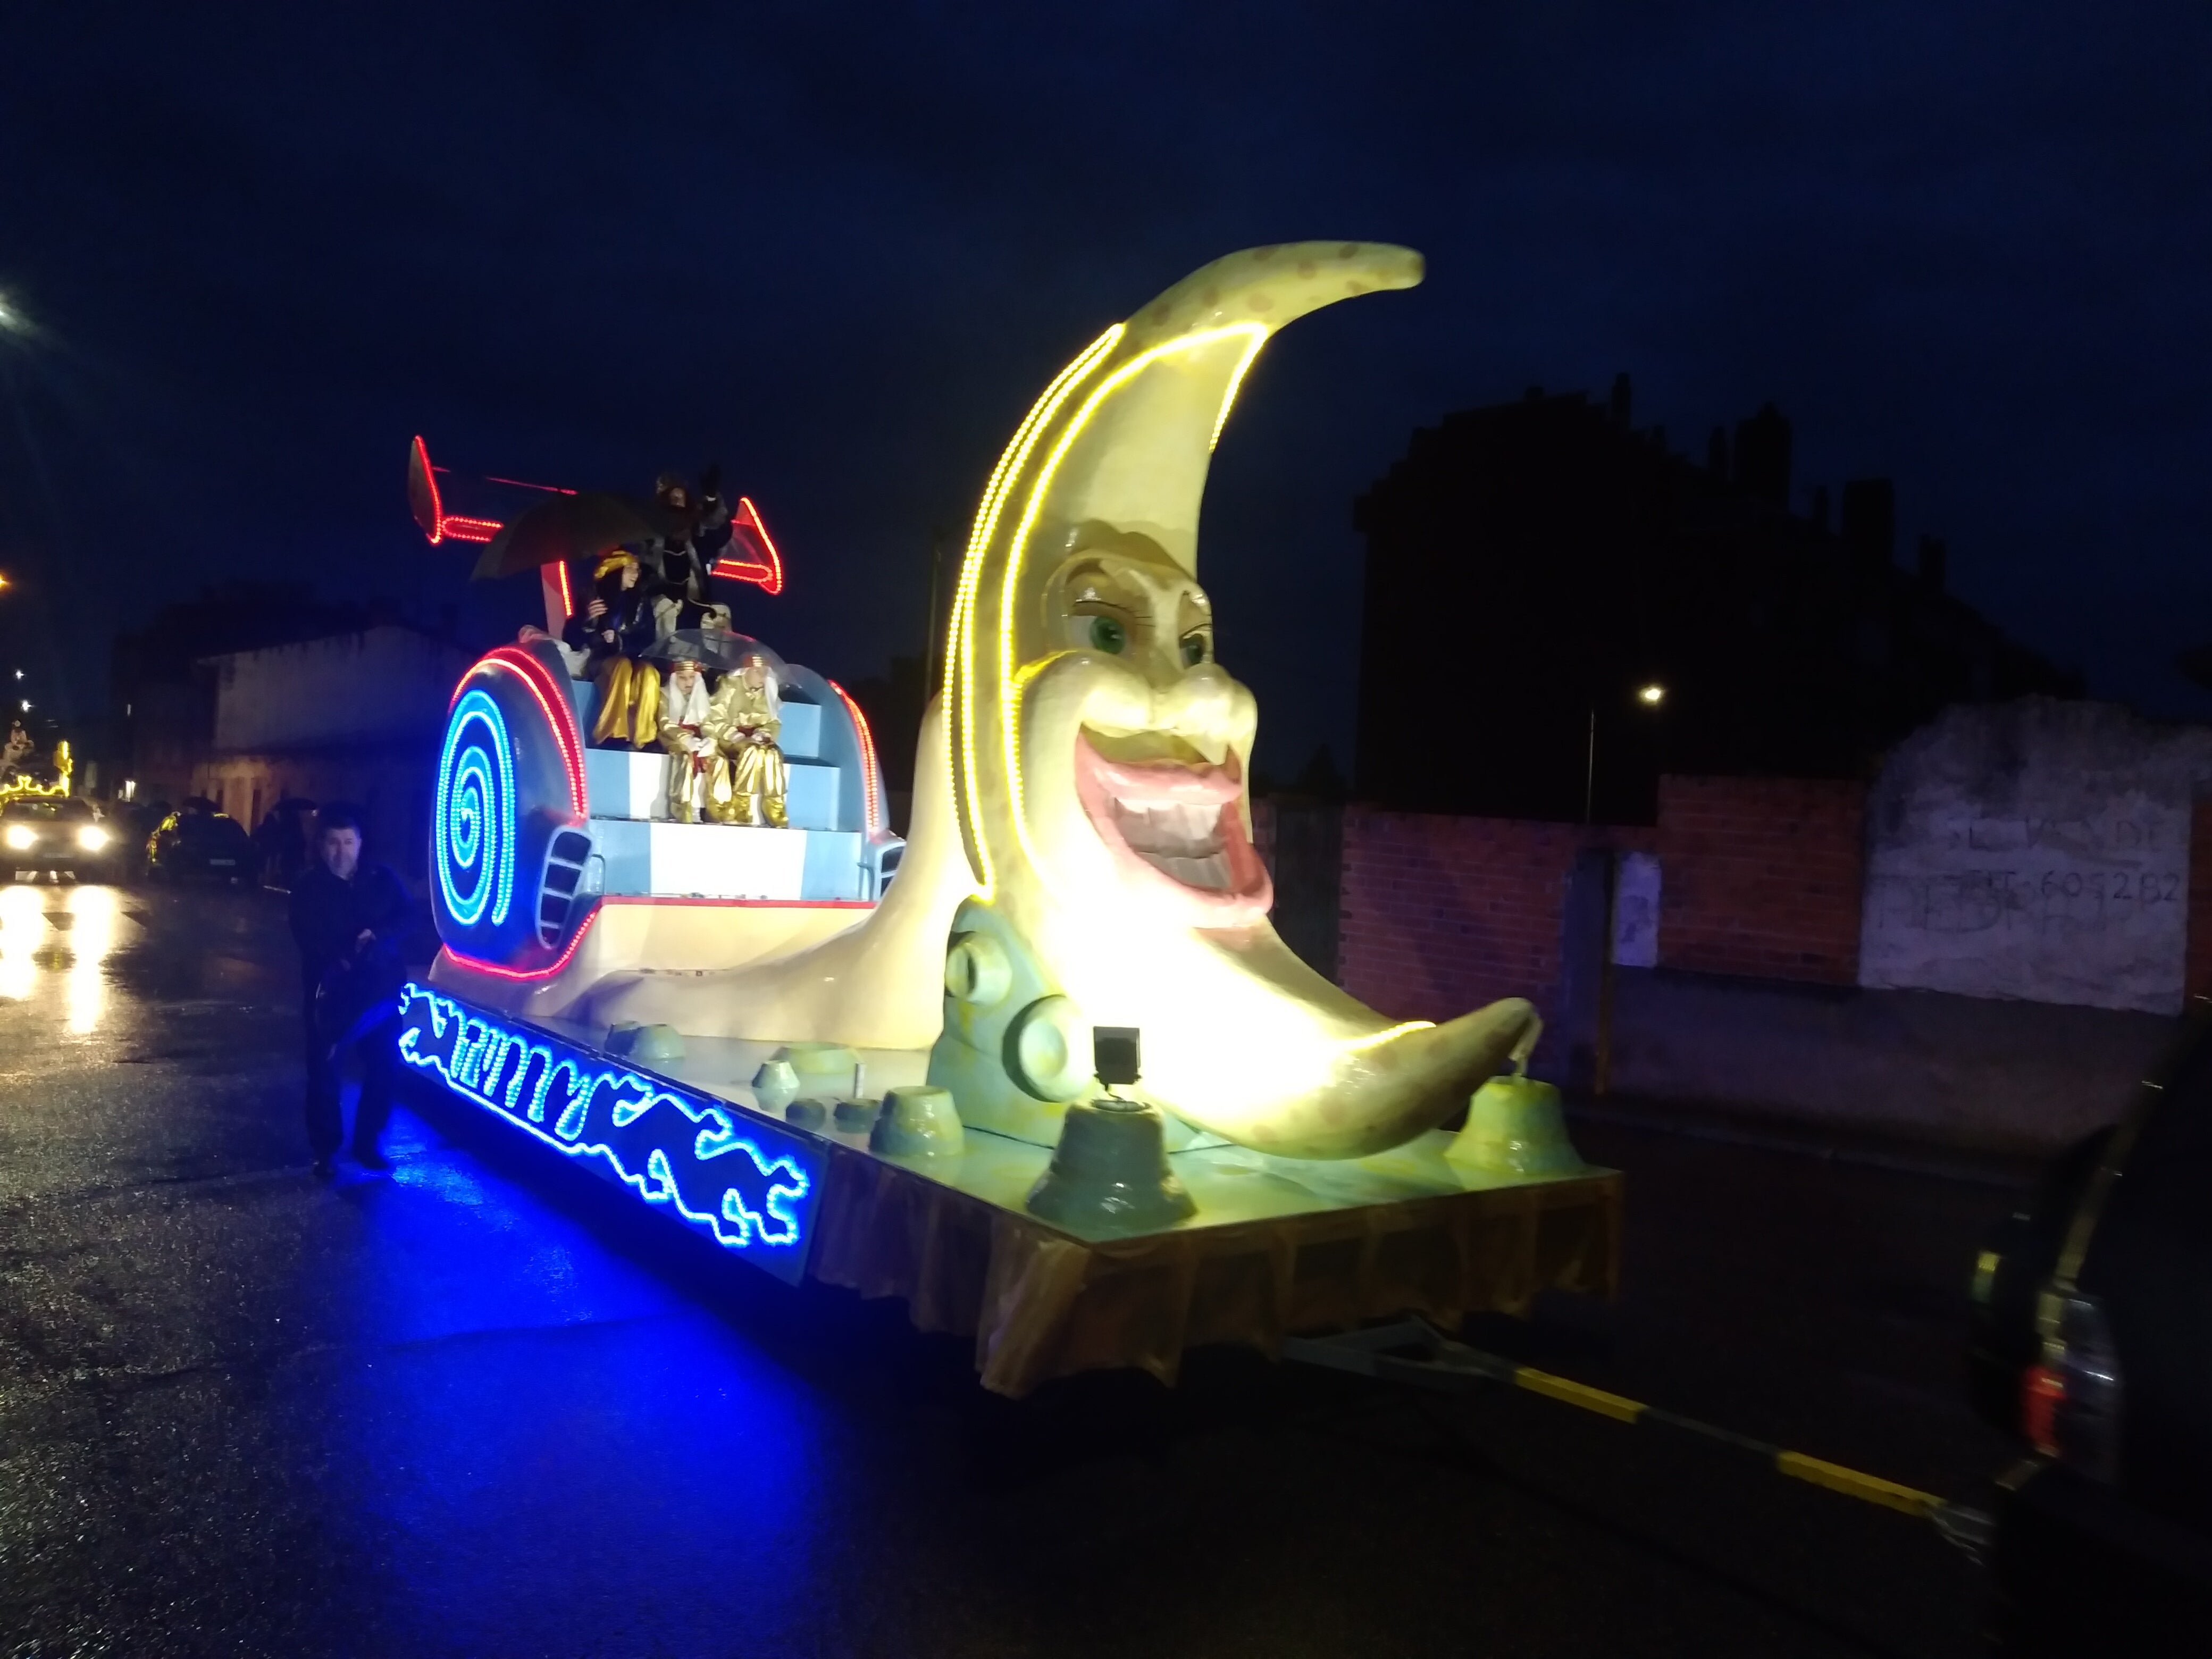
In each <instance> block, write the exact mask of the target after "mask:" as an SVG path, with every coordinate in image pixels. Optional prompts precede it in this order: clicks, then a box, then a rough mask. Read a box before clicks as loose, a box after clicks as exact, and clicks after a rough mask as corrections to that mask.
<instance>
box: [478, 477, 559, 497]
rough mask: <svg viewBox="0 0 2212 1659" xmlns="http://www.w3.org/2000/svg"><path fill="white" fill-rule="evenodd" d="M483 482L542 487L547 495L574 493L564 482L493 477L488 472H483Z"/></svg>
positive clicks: (532, 487)
mask: <svg viewBox="0 0 2212 1659" xmlns="http://www.w3.org/2000/svg"><path fill="white" fill-rule="evenodd" d="M484 482H485V483H503V484H513V486H514V487H515V488H516V489H542V490H544V492H545V493H546V494H547V495H574V494H575V493H576V492H575V491H574V490H573V489H569V488H568V485H566V484H534V483H531V482H530V480H529V479H527V478H495V477H492V475H491V474H490V473H489V472H487V473H485V474H484Z"/></svg>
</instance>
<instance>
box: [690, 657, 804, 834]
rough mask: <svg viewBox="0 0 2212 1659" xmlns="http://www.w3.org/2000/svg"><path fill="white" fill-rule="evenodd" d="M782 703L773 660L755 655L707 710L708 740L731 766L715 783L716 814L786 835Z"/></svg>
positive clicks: (717, 693)
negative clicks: (724, 777) (770, 662)
mask: <svg viewBox="0 0 2212 1659" xmlns="http://www.w3.org/2000/svg"><path fill="white" fill-rule="evenodd" d="M782 726H783V714H782V703H781V699H780V698H779V697H778V696H777V695H776V686H775V674H773V673H772V672H770V671H769V665H768V659H766V658H764V657H763V656H762V655H760V653H757V652H754V653H749V654H748V655H747V656H746V658H745V659H744V665H742V666H741V667H740V668H739V669H738V671H737V672H736V673H734V674H725V675H724V676H723V677H722V684H721V685H720V688H719V689H717V690H716V691H715V693H714V699H713V701H712V702H709V703H708V707H707V722H706V727H705V731H704V734H703V735H705V736H706V737H707V738H709V739H710V740H711V741H712V742H713V744H714V749H715V752H716V753H717V754H718V755H719V756H720V757H721V758H722V760H723V761H724V762H725V763H726V765H727V767H728V769H729V771H728V778H727V781H726V784H725V781H724V780H722V779H719V778H718V779H716V780H714V787H713V802H714V816H715V817H717V818H719V819H720V821H721V822H722V823H750V824H759V823H766V824H769V825H771V826H772V827H774V828H775V829H782V828H783V827H784V824H785V823H786V819H785V816H784V810H783V792H784V768H783V750H781V749H779V748H777V747H776V744H775V739H776V734H777V733H778V732H780V731H781V729H782Z"/></svg>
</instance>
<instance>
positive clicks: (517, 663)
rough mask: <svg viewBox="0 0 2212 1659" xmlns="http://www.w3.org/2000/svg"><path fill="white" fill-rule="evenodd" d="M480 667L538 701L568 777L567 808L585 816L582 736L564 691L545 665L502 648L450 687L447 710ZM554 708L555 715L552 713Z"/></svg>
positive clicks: (515, 649) (510, 648)
mask: <svg viewBox="0 0 2212 1659" xmlns="http://www.w3.org/2000/svg"><path fill="white" fill-rule="evenodd" d="M479 668H504V669H506V670H507V672H508V673H510V674H513V676H515V678H518V679H520V681H521V682H522V683H523V684H524V685H525V686H526V687H527V688H528V689H529V691H530V695H531V696H533V697H535V698H537V699H538V712H539V713H540V714H544V716H545V723H546V725H548V726H550V727H552V728H553V738H554V741H555V742H556V744H559V745H560V749H561V763H562V767H563V768H564V769H566V770H567V772H568V799H569V802H570V805H571V806H572V808H573V810H574V812H575V814H576V816H577V817H584V816H585V812H584V734H583V732H582V731H581V730H580V728H579V727H578V726H577V724H576V711H575V709H574V708H573V707H572V706H570V704H569V702H568V695H567V692H566V689H565V688H564V687H562V686H560V685H557V684H554V683H553V679H552V676H551V675H550V674H549V673H548V672H547V671H546V669H545V665H544V664H543V663H541V662H539V661H538V659H537V658H535V657H533V656H532V655H531V654H530V653H528V652H527V651H525V650H524V649H522V647H520V646H514V645H502V646H501V647H499V648H498V649H497V650H495V651H493V652H490V653H488V654H487V655H485V656H484V657H483V658H481V659H478V660H477V663H476V664H475V665H473V666H471V668H470V670H469V671H468V673H466V674H464V675H462V676H461V683H460V684H459V685H456V686H455V687H454V688H453V696H452V698H451V699H449V700H448V702H447V707H448V708H451V707H452V706H453V703H455V702H459V701H460V696H461V693H462V692H463V691H464V690H466V689H467V686H468V683H469V680H470V678H471V677H472V676H473V675H474V674H475V673H476V671H477V669H479ZM556 708H558V709H559V711H560V712H559V713H558V714H556V713H555V712H554V711H555V709H556Z"/></svg>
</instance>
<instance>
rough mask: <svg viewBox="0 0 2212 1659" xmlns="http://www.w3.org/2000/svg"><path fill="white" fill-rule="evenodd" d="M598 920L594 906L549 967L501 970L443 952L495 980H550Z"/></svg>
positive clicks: (465, 954)
mask: <svg viewBox="0 0 2212 1659" xmlns="http://www.w3.org/2000/svg"><path fill="white" fill-rule="evenodd" d="M598 920H599V908H598V906H596V905H594V906H593V907H592V914H591V915H587V916H586V917H585V918H584V925H583V926H582V927H579V928H578V929H577V930H576V933H575V937H574V938H573V939H570V940H569V941H568V947H567V948H566V949H565V950H563V951H562V952H561V954H560V955H559V956H557V957H555V958H554V959H553V962H552V965H551V966H550V967H545V968H502V967H501V966H500V965H499V964H498V963H495V962H486V961H485V960H484V959H483V957H472V956H471V955H470V954H469V953H468V952H467V951H456V950H455V949H453V946H452V945H447V946H446V947H445V951H446V954H447V956H449V957H453V960H454V961H455V962H458V963H460V964H461V966H462V967H464V968H471V969H475V970H476V971H477V973H479V974H489V975H493V976H494V977H495V978H498V979H513V980H523V981H529V980H537V979H551V978H553V977H554V976H555V975H557V974H559V973H560V972H561V971H562V969H565V968H566V967H568V964H569V963H571V962H573V961H574V960H575V957H576V952H577V951H578V950H579V949H580V948H581V946H582V945H583V943H584V935H585V934H586V933H590V932H591V931H592V923H593V922H595V921H598Z"/></svg>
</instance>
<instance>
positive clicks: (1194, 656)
mask: <svg viewBox="0 0 2212 1659" xmlns="http://www.w3.org/2000/svg"><path fill="white" fill-rule="evenodd" d="M1212 655H1213V642H1212V641H1211V640H1209V639H1207V638H1206V635H1203V634H1186V635H1183V636H1182V665H1183V666H1184V667H1185V668H1195V667H1197V666H1198V665H1199V664H1200V663H1202V662H1206V661H1208V660H1210V659H1212Z"/></svg>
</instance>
